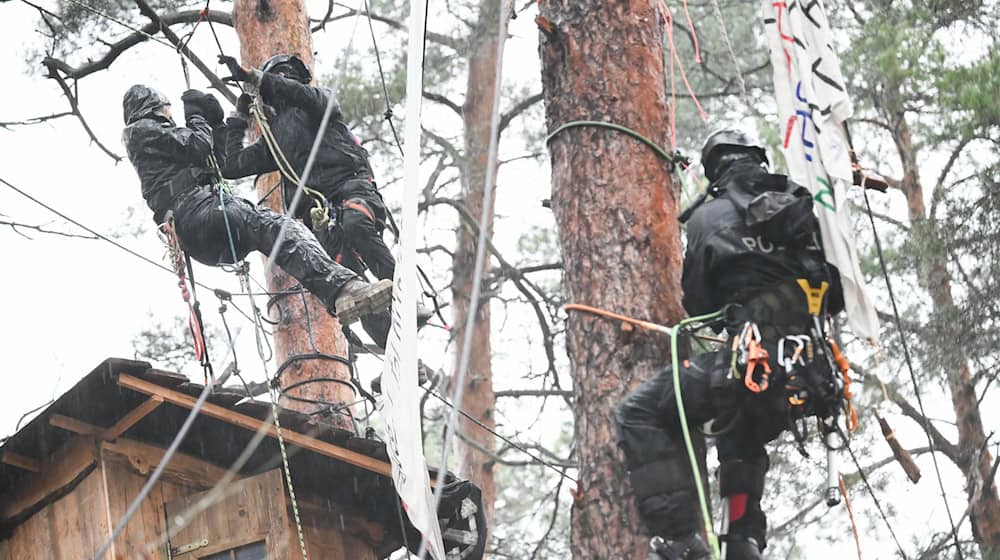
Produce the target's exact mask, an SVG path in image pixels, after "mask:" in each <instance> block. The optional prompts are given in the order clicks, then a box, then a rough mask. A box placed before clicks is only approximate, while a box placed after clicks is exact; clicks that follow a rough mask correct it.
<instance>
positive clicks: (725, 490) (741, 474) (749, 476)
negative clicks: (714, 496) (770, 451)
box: [719, 455, 771, 500]
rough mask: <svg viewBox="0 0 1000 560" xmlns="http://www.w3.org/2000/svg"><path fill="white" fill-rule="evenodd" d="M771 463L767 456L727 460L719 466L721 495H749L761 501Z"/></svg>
mask: <svg viewBox="0 0 1000 560" xmlns="http://www.w3.org/2000/svg"><path fill="white" fill-rule="evenodd" d="M770 466H771V463H770V461H768V459H767V456H766V455H761V456H759V457H755V458H751V459H727V460H725V461H723V462H722V463H721V464H720V465H719V495H720V496H722V497H723V498H726V497H729V496H733V495H735V494H749V495H750V496H751V497H752V498H756V499H758V500H759V499H760V497H761V496H762V495H763V494H764V477H765V475H767V469H768V468H770Z"/></svg>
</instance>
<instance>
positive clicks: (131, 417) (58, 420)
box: [49, 395, 163, 440]
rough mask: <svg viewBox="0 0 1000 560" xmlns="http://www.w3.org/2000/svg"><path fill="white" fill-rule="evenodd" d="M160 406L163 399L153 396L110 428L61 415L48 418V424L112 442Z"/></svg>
mask: <svg viewBox="0 0 1000 560" xmlns="http://www.w3.org/2000/svg"><path fill="white" fill-rule="evenodd" d="M161 404H163V397H161V396H159V395H153V396H152V397H150V398H148V399H146V400H145V401H143V403H142V404H140V405H139V406H137V407H135V408H133V409H132V410H131V411H130V412H129V413H128V414H126V415H125V416H123V417H122V419H121V420H119V421H117V422H115V425H114V426H111V427H110V428H102V427H101V426H95V425H93V424H90V423H88V422H84V421H83V420H77V419H76V418H70V417H69V416H63V415H62V414H53V415H52V417H51V418H49V424H52V425H53V426H55V427H56V428H61V429H63V430H67V431H70V432H73V433H74V434H80V435H83V436H94V437H96V438H98V439H102V440H113V439H117V438H118V436H120V435H122V434H124V433H125V432H127V431H128V429H129V428H131V427H132V426H134V425H136V424H137V423H138V422H139V421H140V420H142V419H143V418H145V417H146V416H148V415H149V414H150V413H151V412H153V411H154V410H156V407H158V406H160V405H161Z"/></svg>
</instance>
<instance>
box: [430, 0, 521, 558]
mask: <svg viewBox="0 0 1000 560" xmlns="http://www.w3.org/2000/svg"><path fill="white" fill-rule="evenodd" d="M510 13H511V10H510V6H509V4H508V2H505V1H504V2H501V5H500V14H499V17H498V22H497V63H496V71H495V75H494V79H493V91H494V93H493V108H492V113H491V115H490V145H489V154H488V156H487V163H486V185H485V187H484V189H483V210H482V213H481V214H480V216H479V238H478V239H477V241H476V260H475V264H474V265H473V276H472V293H471V294H470V295H469V308H468V314H467V316H466V321H465V327H464V329H465V330H464V331H463V332H462V349H461V354H460V356H459V362H458V373H457V374H456V375H455V392H454V394H453V395H452V397H451V402H452V403H453V404H454V406H453V407H452V409H451V413H450V414H449V415H448V429H447V431H446V432H445V437H444V443H443V445H442V449H441V464H440V465H439V467H438V473H437V480H436V483H437V486H436V487H435V488H434V503H433V506H434V511H437V508H438V504H440V503H441V495H442V493H443V492H444V476H445V473H446V472H447V471H448V450H449V449H450V448H451V441H452V439H453V438H454V437H455V427H456V425H457V421H458V411H459V409H460V408H461V407H462V396H463V393H464V392H465V378H466V375H467V374H468V373H469V360H470V358H471V355H472V332H473V329H474V328H475V326H476V317H478V316H479V314H478V313H477V310H478V309H479V299H480V297H481V296H482V283H483V266H484V264H485V262H486V245H487V242H488V240H489V230H490V228H489V227H487V224H488V223H489V219H490V216H491V215H492V213H493V189H494V188H495V187H496V172H497V150H498V146H497V144H498V143H499V129H500V88H501V86H502V85H503V52H504V45H505V43H506V39H507V21H508V20H507V16H508V14H510ZM425 552H426V550H425V541H424V540H421V541H420V549H419V552H418V556H419V558H420V560H423V559H424V553H425Z"/></svg>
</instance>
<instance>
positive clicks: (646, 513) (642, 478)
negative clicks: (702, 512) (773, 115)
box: [629, 457, 698, 536]
mask: <svg viewBox="0 0 1000 560" xmlns="http://www.w3.org/2000/svg"><path fill="white" fill-rule="evenodd" d="M629 480H630V481H631V482H632V492H633V493H634V494H635V498H636V503H637V505H638V507H639V513H640V515H641V516H642V519H643V521H644V522H645V523H646V525H647V526H648V528H649V529H650V531H651V532H652V533H653V534H658V535H663V536H673V535H677V534H684V533H688V532H691V531H694V530H695V529H696V528H697V523H698V522H697V516H696V514H695V510H693V509H692V507H691V506H692V504H694V503H696V499H695V488H694V481H693V480H692V478H691V471H690V469H689V468H688V467H687V465H686V464H685V463H684V461H683V458H680V457H669V458H666V459H660V460H657V461H653V462H651V463H646V464H645V465H642V466H639V467H636V468H634V469H632V470H631V471H630V472H629Z"/></svg>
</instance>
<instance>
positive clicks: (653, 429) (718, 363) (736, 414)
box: [614, 348, 787, 546]
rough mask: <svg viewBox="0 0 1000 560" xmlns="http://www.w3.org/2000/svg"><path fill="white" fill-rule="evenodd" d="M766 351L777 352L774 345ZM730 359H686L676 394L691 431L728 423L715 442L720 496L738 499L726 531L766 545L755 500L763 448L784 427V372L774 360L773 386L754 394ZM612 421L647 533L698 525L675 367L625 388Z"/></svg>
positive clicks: (725, 355)
mask: <svg viewBox="0 0 1000 560" xmlns="http://www.w3.org/2000/svg"><path fill="white" fill-rule="evenodd" d="M768 350H769V351H770V352H771V356H774V355H775V352H774V349H773V348H768ZM730 357H731V354H730V353H729V352H728V351H724V352H713V353H706V354H700V355H698V356H696V357H695V358H693V359H692V360H690V361H687V360H685V361H683V362H682V363H681V365H680V392H681V395H682V397H683V401H684V409H685V412H686V413H687V421H688V426H689V428H690V429H691V430H694V429H697V426H698V425H700V424H703V423H705V422H708V421H710V420H713V419H716V422H715V423H714V424H713V429H715V430H718V429H720V427H721V426H728V425H730V424H732V426H733V427H732V429H730V430H729V431H726V432H725V433H723V434H721V435H720V436H719V437H718V440H717V451H718V456H719V463H720V481H719V490H720V494H721V495H722V496H724V497H732V496H735V497H736V498H735V500H737V501H738V502H739V504H736V505H737V506H738V508H737V510H738V511H737V513H738V514H739V515H734V516H733V517H734V518H735V517H738V519H736V520H735V521H733V522H731V524H730V533H731V534H737V535H742V536H745V537H752V538H754V539H756V540H757V542H758V543H759V544H761V545H762V546H763V545H765V543H766V541H765V534H766V530H767V517H766V515H765V514H764V512H763V511H762V510H761V508H760V498H761V495H762V494H763V486H764V476H765V474H766V473H767V470H768V466H769V464H768V458H767V452H766V451H765V449H764V446H765V444H767V443H768V442H769V441H771V440H773V439H774V438H776V437H777V436H778V435H779V434H780V433H781V432H782V431H783V430H784V429H785V427H786V425H787V416H786V414H785V400H786V395H785V389H784V381H783V378H784V374H783V371H782V370H779V369H778V368H777V367H775V365H776V364H775V363H774V362H775V361H774V360H773V358H772V361H771V364H770V365H771V367H772V374H771V382H770V387H769V388H768V390H766V391H764V392H763V393H759V394H753V393H750V392H749V391H748V390H747V389H746V388H745V387H744V386H743V382H742V380H739V379H734V378H733V376H732V375H730V371H729V370H730V365H731V364H730ZM614 419H615V424H616V429H617V434H618V444H619V446H620V447H621V449H622V451H623V452H624V454H625V460H626V463H627V465H628V469H629V477H630V480H631V482H632V490H633V492H634V494H635V497H636V500H637V502H638V506H639V512H640V514H641V516H642V518H643V521H644V522H645V523H646V525H647V528H648V529H649V531H650V532H651V533H652V534H654V535H660V536H663V537H665V538H671V537H679V536H682V535H686V534H688V533H691V532H694V531H697V530H698V527H699V519H700V516H699V514H698V506H697V504H698V497H697V491H696V489H695V485H694V478H693V475H692V473H691V469H690V461H689V458H688V454H687V451H686V448H685V446H684V439H683V435H682V432H681V427H680V415H679V412H678V408H677V403H676V397H675V394H674V381H673V370H672V369H671V368H670V367H666V368H664V369H662V370H660V371H659V372H658V373H657V374H656V375H655V377H653V378H652V379H650V380H649V381H646V382H645V383H643V384H642V385H640V386H639V387H638V388H637V389H636V390H635V391H633V392H632V393H630V394H629V395H628V396H627V397H626V398H625V399H624V400H623V401H622V402H621V403H620V404H619V405H618V406H617V408H616V409H615V411H614ZM744 500H745V501H744ZM730 511H731V512H732V511H734V510H733V508H732V507H731V509H730Z"/></svg>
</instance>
